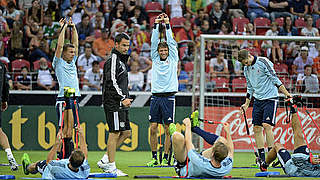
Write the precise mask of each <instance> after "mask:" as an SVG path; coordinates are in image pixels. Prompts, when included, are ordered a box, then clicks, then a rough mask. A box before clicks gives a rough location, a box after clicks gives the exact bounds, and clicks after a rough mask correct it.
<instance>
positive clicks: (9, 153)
mask: <svg viewBox="0 0 320 180" xmlns="http://www.w3.org/2000/svg"><path fill="white" fill-rule="evenodd" d="M4 151H5V152H6V153H7V158H8V159H14V157H13V154H12V152H11V149H10V148H7V149H5V150H4Z"/></svg>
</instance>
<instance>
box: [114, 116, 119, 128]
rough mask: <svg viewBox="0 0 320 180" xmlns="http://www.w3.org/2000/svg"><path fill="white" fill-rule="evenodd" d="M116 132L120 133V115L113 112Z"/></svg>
mask: <svg viewBox="0 0 320 180" xmlns="http://www.w3.org/2000/svg"><path fill="white" fill-rule="evenodd" d="M113 123H114V130H115V131H119V113H118V112H113Z"/></svg>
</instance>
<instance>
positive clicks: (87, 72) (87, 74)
mask: <svg viewBox="0 0 320 180" xmlns="http://www.w3.org/2000/svg"><path fill="white" fill-rule="evenodd" d="M90 70H91V69H88V70H87V71H86V73H85V74H84V77H83V78H84V79H86V80H89V71H90Z"/></svg>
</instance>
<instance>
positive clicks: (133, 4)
mask: <svg viewBox="0 0 320 180" xmlns="http://www.w3.org/2000/svg"><path fill="white" fill-rule="evenodd" d="M124 3H126V4H125V6H126V7H127V11H128V16H129V17H132V16H133V15H134V9H135V8H136V7H137V6H140V7H141V3H140V1H139V2H137V0H129V1H125V2H124Z"/></svg>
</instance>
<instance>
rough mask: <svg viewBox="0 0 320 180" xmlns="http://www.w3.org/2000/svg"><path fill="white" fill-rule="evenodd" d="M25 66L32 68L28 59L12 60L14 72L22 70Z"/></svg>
mask: <svg viewBox="0 0 320 180" xmlns="http://www.w3.org/2000/svg"><path fill="white" fill-rule="evenodd" d="M23 66H27V68H28V69H29V70H30V63H29V61H27V60H24V59H16V60H14V61H12V62H11V70H12V71H13V72H16V71H20V70H21V68H22V67H23Z"/></svg>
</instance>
